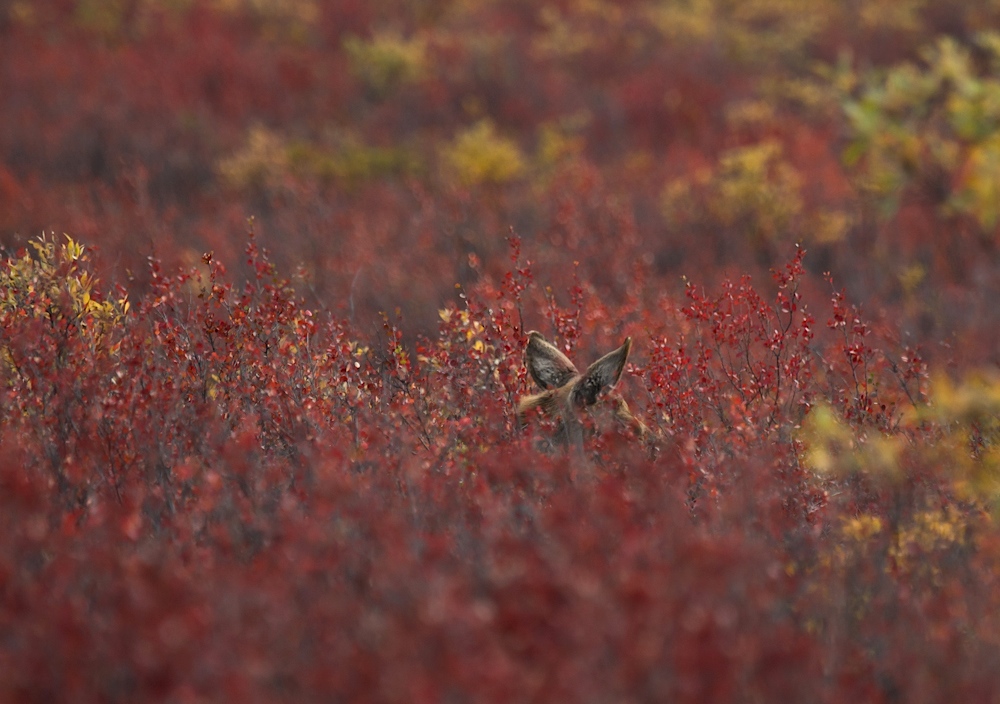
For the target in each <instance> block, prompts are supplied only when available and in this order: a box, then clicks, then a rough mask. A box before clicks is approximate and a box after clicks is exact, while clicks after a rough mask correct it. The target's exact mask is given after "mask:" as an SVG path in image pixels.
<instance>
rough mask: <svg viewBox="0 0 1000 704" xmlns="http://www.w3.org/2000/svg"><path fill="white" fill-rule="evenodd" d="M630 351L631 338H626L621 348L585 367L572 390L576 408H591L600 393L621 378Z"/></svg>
mask: <svg viewBox="0 0 1000 704" xmlns="http://www.w3.org/2000/svg"><path fill="white" fill-rule="evenodd" d="M631 349H632V338H631V337H626V338H625V342H624V343H623V344H622V346H621V347H619V348H618V349H616V350H615V351H614V352H608V353H607V354H606V355H604V356H603V357H601V358H600V359H599V360H597V361H596V362H594V363H593V364H591V365H590V366H589V367H587V371H585V372H584V373H583V376H582V377H581V378H580V381H578V382H577V383H576V386H575V388H574V389H573V401H574V403H576V405H578V406H593V405H594V404H595V403H597V397H598V396H599V395H600V394H601V391H603V390H604V389H607V388H611V387H612V386H614V385H615V384H616V383H618V379H619V378H621V375H622V371H623V370H624V369H625V362H626V360H628V353H629V350H631Z"/></svg>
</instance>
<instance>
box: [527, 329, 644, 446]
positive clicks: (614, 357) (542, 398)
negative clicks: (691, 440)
mask: <svg viewBox="0 0 1000 704" xmlns="http://www.w3.org/2000/svg"><path fill="white" fill-rule="evenodd" d="M631 349H632V338H630V337H628V338H625V342H624V343H622V345H621V347H619V348H618V349H616V350H613V351H611V352H609V353H607V354H606V355H604V356H603V357H601V358H600V359H598V360H597V361H596V362H594V363H593V364H591V365H590V366H589V367H587V369H586V371H584V372H583V373H582V374H581V373H580V372H579V370H577V368H576V366H575V365H574V364H573V362H571V361H570V360H569V358H568V357H567V356H566V355H564V354H563V353H562V352H561V351H559V349H557V348H556V347H555V346H554V345H552V344H550V343H549V342H547V341H546V340H545V338H544V337H543V336H542V334H541V333H539V332H537V331H534V330H532V331H531V332H529V333H528V345H527V347H525V350H524V361H525V366H526V367H527V369H528V373H529V374H530V375H531V378H532V379H533V380H534V381H535V383H536V384H537V385H538V386H539V387H540V388H541V389H543V391H541V393H537V394H531V395H530V396H525V397H523V398H522V399H521V400H520V401H519V402H518V404H517V417H518V420H519V421H520V422H522V423H523V421H524V418H525V416H526V415H527V414H528V413H530V412H531V411H533V410H535V409H538V410H539V411H540V412H541V413H542V414H544V415H546V416H548V417H550V418H553V419H555V420H556V421H557V422H558V424H559V430H558V431H557V440H560V441H563V442H566V441H569V440H573V441H574V442H576V443H582V440H583V435H582V425H581V423H580V417H579V414H580V413H581V412H585V411H588V410H591V408H592V407H593V406H595V405H596V404H597V403H598V401H599V400H602V399H603V398H605V397H607V396H608V395H609V394H610V403H611V405H612V407H613V410H612V413H611V415H612V417H613V418H614V419H615V420H616V421H617V422H618V423H620V424H621V425H622V426H623V427H625V428H627V429H629V430H631V431H632V432H633V433H634V434H635V435H636V437H638V438H639V439H640V440H645V439H646V438H647V437H648V435H649V430H648V428H646V426H645V424H644V423H643V422H642V421H640V420H639V419H638V418H636V417H635V416H634V415H632V412H631V411H630V410H629V407H628V404H627V403H625V399H623V398H622V397H621V396H619V395H618V394H616V393H613V392H612V389H613V387H614V385H615V384H616V383H618V379H619V378H621V375H622V371H624V369H625V362H626V361H627V360H628V355H629V351H630V350H631Z"/></svg>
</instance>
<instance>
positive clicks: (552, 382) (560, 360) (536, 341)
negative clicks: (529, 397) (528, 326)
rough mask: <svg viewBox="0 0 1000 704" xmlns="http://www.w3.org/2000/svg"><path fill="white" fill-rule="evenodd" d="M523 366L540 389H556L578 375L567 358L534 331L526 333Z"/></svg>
mask: <svg viewBox="0 0 1000 704" xmlns="http://www.w3.org/2000/svg"><path fill="white" fill-rule="evenodd" d="M524 364H525V366H526V367H527V368H528V373H529V374H531V378H532V379H534V380H535V383H536V384H538V386H539V387H541V388H542V389H558V388H560V387H561V386H564V385H565V384H566V383H567V382H568V381H569V380H570V379H572V378H573V377H575V376H578V375H579V374H580V372H579V371H578V370H577V368H576V366H574V364H573V363H572V362H571V361H569V357H567V356H566V355H564V354H563V353H562V352H560V351H559V350H558V349H557V348H556V347H555V345H552V344H549V343H548V342H546V341H545V338H544V337H542V334H541V333H540V332H537V331H536V330H532V331H531V332H529V333H528V346H527V347H526V348H525V350H524Z"/></svg>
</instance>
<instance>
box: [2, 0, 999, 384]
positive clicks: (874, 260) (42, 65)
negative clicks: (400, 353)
mask: <svg viewBox="0 0 1000 704" xmlns="http://www.w3.org/2000/svg"><path fill="white" fill-rule="evenodd" d="M998 29H1000V2H997V1H996V0H937V1H934V2H931V1H929V0H926V1H925V0H864V1H863V2H862V1H858V0H814V1H813V2H810V3H802V2H799V0H741V1H732V0H617V1H611V0H553V1H541V0H339V1H337V2H320V1H318V0H31V1H18V0H0V245H2V246H3V248H4V249H5V251H6V253H7V254H10V253H12V252H13V251H14V250H16V249H17V248H19V247H22V246H24V244H25V243H26V242H27V241H28V240H30V239H32V238H35V237H37V236H38V235H40V234H41V233H43V232H44V233H49V232H54V233H55V234H56V235H59V234H60V233H68V234H70V235H72V236H73V238H74V239H76V240H78V241H80V242H82V243H83V244H85V245H86V246H88V247H89V248H91V249H96V251H97V257H98V262H99V266H100V270H101V272H102V276H104V277H105V278H106V279H108V280H110V281H113V282H118V283H122V284H123V285H125V286H126V287H128V288H129V289H130V290H136V289H138V290H141V289H142V288H143V287H144V286H146V285H147V283H148V278H149V274H148V265H147V258H148V257H150V256H156V257H158V258H160V259H162V260H163V261H164V262H165V264H166V265H168V266H172V267H176V266H199V265H200V261H201V256H202V254H203V253H204V252H206V251H213V252H214V253H215V257H216V259H217V260H221V261H223V262H225V263H226V264H227V266H229V267H230V268H231V269H234V270H236V271H239V270H240V267H241V266H242V265H243V261H244V257H243V254H242V250H243V249H244V247H245V245H246V242H247V236H248V232H249V231H250V230H251V229H252V230H253V231H254V232H255V233H256V236H257V238H258V241H259V243H260V244H261V245H262V246H264V247H266V248H267V249H268V250H269V251H270V252H271V255H272V258H273V259H274V260H275V261H276V262H277V263H278V265H279V270H280V272H281V273H282V275H284V276H287V277H289V278H291V279H292V280H293V282H294V283H295V285H296V287H297V289H298V290H299V291H300V292H301V293H302V295H304V296H305V297H306V299H307V303H308V304H309V305H311V306H317V307H320V308H323V309H328V310H330V311H331V312H332V313H334V314H335V315H337V316H340V317H345V318H350V319H351V320H352V321H353V322H355V323H364V322H365V321H367V320H369V319H375V318H376V316H377V315H378V312H379V311H383V310H384V311H394V310H396V309H397V308H398V309H399V310H400V312H401V314H402V317H403V321H404V323H403V324H404V327H405V329H407V330H408V331H410V332H429V331H431V330H433V328H434V326H435V325H436V323H437V311H438V310H439V309H440V308H441V307H442V305H444V304H445V303H447V302H448V301H449V300H452V299H454V297H455V296H456V295H458V290H459V289H457V288H456V284H459V285H461V286H466V287H467V286H470V285H473V284H475V283H476V282H477V281H478V280H480V279H481V278H482V277H491V278H494V279H498V278H500V277H502V276H503V274H504V272H505V271H507V270H508V269H509V268H510V266H511V262H510V259H509V246H508V242H507V238H508V236H509V235H510V234H511V233H512V232H513V233H515V234H516V235H518V236H519V237H520V238H521V240H522V250H523V256H524V257H525V258H526V259H530V260H531V262H532V269H533V273H534V276H535V280H536V282H538V283H539V284H540V285H542V286H545V287H550V288H551V289H552V291H553V292H554V293H553V294H552V295H553V296H556V297H557V298H558V297H565V296H566V295H568V294H565V293H564V292H565V291H567V290H569V289H570V288H571V287H572V286H573V285H574V281H578V282H583V285H584V287H585V288H586V290H587V291H588V292H589V293H590V294H592V295H595V296H599V297H600V298H601V299H602V300H605V301H607V302H609V303H612V304H621V303H623V302H624V301H632V303H631V304H630V305H633V306H640V307H641V306H642V304H643V302H644V301H647V302H651V301H655V300H657V299H660V298H662V297H668V298H669V297H678V298H680V296H681V295H682V293H683V290H684V281H685V277H686V279H687V280H688V281H691V282H694V283H697V284H706V285H711V284H713V283H717V282H719V281H720V280H722V279H723V278H725V277H733V276H739V275H742V274H744V273H747V274H751V275H753V276H754V279H755V281H761V282H766V281H768V274H767V272H768V271H769V270H770V269H771V268H772V267H780V266H782V265H783V263H784V262H787V261H788V260H790V259H791V258H792V257H793V256H794V253H795V245H796V244H801V245H802V247H804V248H805V249H806V250H807V251H808V254H807V256H806V259H805V262H806V266H807V268H809V269H810V270H811V271H812V272H814V273H815V274H816V276H814V277H812V278H813V279H814V283H815V286H816V289H817V295H820V296H823V297H829V295H830V294H831V293H832V291H833V290H835V289H839V288H841V287H844V288H846V291H847V294H848V296H849V298H850V299H851V300H853V301H855V302H858V303H860V304H862V305H863V306H864V309H865V312H866V314H867V315H869V316H871V317H875V318H878V317H887V318H891V319H892V320H893V321H894V322H895V323H898V324H899V328H900V330H901V334H902V335H903V336H904V337H906V338H908V339H907V342H909V343H912V342H923V343H925V344H927V345H928V346H929V349H928V354H929V355H930V357H931V358H932V359H933V358H934V356H935V355H937V356H938V359H944V360H946V361H961V362H971V363H985V364H996V363H997V362H998V360H1000V356H998V347H997V342H998V339H997V332H996V331H997V329H998V323H1000V312H998V311H1000V306H996V305H995V304H994V301H995V300H996V297H997V296H998V295H1000V277H998V258H997V224H998V218H1000V33H996V32H995V31H994V30H998ZM826 272H829V273H830V275H831V277H832V281H833V285H832V287H831V285H830V284H829V283H827V282H826V280H825V278H824V276H823V275H824V274H825V273H826ZM638 282H641V285H640V284H639V283H638ZM820 322H821V323H822V322H823V321H820Z"/></svg>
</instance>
